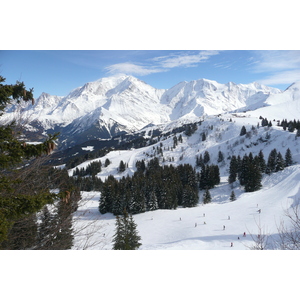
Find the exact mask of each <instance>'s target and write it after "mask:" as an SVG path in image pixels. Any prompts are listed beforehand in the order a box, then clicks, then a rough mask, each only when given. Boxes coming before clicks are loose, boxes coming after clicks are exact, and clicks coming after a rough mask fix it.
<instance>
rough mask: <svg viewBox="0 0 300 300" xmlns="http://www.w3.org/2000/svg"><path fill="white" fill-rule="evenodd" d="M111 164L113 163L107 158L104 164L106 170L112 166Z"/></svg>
mask: <svg viewBox="0 0 300 300" xmlns="http://www.w3.org/2000/svg"><path fill="white" fill-rule="evenodd" d="M110 163H111V162H110V160H109V159H108V158H107V159H106V160H105V162H104V167H105V168H106V167H108V166H109V165H110Z"/></svg>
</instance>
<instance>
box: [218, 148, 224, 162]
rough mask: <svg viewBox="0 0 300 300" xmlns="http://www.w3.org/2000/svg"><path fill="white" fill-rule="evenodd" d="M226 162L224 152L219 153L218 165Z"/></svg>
mask: <svg viewBox="0 0 300 300" xmlns="http://www.w3.org/2000/svg"><path fill="white" fill-rule="evenodd" d="M223 160H224V154H223V152H222V151H219V153H218V163H220V162H222V161H223Z"/></svg>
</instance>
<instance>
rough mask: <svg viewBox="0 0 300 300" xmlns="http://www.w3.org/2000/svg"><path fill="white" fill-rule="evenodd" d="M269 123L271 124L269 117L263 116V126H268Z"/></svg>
mask: <svg viewBox="0 0 300 300" xmlns="http://www.w3.org/2000/svg"><path fill="white" fill-rule="evenodd" d="M268 125H269V122H268V119H267V118H262V121H261V126H262V127H265V126H268Z"/></svg>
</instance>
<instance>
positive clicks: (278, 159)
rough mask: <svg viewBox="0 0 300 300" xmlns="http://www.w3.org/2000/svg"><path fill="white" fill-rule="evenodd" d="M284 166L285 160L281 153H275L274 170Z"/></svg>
mask: <svg viewBox="0 0 300 300" xmlns="http://www.w3.org/2000/svg"><path fill="white" fill-rule="evenodd" d="M284 167H285V161H284V159H283V157H282V155H281V153H280V152H278V153H277V156H276V166H275V172H279V171H282V170H283V169H284Z"/></svg>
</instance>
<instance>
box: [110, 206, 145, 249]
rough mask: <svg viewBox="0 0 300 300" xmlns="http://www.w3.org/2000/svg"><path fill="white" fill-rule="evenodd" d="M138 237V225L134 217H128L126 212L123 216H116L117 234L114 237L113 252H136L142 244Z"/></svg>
mask: <svg viewBox="0 0 300 300" xmlns="http://www.w3.org/2000/svg"><path fill="white" fill-rule="evenodd" d="M140 240H141V237H140V236H139V235H138V231H137V225H136V224H135V222H134V220H133V217H132V215H130V216H128V213H127V212H126V210H124V212H123V216H116V232H115V235H114V237H113V243H114V246H113V250H136V249H138V248H139V247H140V246H141V245H142V244H141V243H140Z"/></svg>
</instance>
